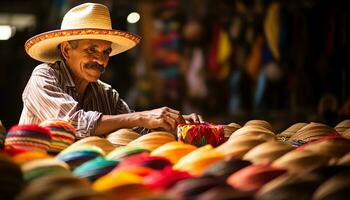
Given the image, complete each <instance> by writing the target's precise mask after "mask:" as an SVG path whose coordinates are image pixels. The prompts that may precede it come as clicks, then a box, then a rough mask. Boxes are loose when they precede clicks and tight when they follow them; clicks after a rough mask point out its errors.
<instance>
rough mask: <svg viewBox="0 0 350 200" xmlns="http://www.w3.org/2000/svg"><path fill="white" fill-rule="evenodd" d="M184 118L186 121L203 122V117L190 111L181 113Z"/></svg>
mask: <svg viewBox="0 0 350 200" xmlns="http://www.w3.org/2000/svg"><path fill="white" fill-rule="evenodd" d="M182 116H183V118H184V119H185V121H186V123H203V118H202V116H200V115H197V114H196V113H192V114H190V115H182Z"/></svg>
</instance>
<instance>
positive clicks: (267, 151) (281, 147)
mask: <svg viewBox="0 0 350 200" xmlns="http://www.w3.org/2000/svg"><path fill="white" fill-rule="evenodd" d="M293 149H294V148H293V147H292V146H290V145H288V144H285V143H283V142H279V141H267V142H264V143H262V144H259V145H257V146H256V147H254V148H252V149H251V150H250V151H248V152H247V153H246V154H245V155H244V156H243V159H244V160H249V161H251V162H253V163H255V164H260V163H269V162H272V161H274V160H276V159H277V158H279V157H281V156H283V155H284V154H286V153H287V152H289V151H291V150H293Z"/></svg>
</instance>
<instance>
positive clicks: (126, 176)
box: [92, 171, 143, 192]
mask: <svg viewBox="0 0 350 200" xmlns="http://www.w3.org/2000/svg"><path fill="white" fill-rule="evenodd" d="M131 184H143V178H142V177H140V176H138V175H136V174H133V173H130V172H125V171H118V172H115V173H109V174H107V175H105V176H102V177H101V178H99V179H97V180H96V181H95V182H94V183H93V185H92V187H93V188H94V189H95V190H96V191H101V192H105V191H108V190H111V189H113V188H115V187H119V186H122V185H131Z"/></svg>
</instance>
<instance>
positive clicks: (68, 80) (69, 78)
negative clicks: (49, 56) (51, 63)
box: [58, 61, 75, 87]
mask: <svg viewBox="0 0 350 200" xmlns="http://www.w3.org/2000/svg"><path fill="white" fill-rule="evenodd" d="M58 64H59V66H60V68H61V69H62V72H63V73H62V75H63V78H64V80H66V81H65V82H64V84H65V86H66V87H75V83H74V81H73V78H72V75H71V73H70V71H69V69H68V67H67V65H66V64H65V63H64V61H58Z"/></svg>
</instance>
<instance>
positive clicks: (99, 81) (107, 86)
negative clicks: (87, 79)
mask: <svg viewBox="0 0 350 200" xmlns="http://www.w3.org/2000/svg"><path fill="white" fill-rule="evenodd" d="M96 85H97V86H98V87H100V88H103V89H105V90H111V89H113V88H112V86H111V85H109V84H107V83H105V82H103V81H101V80H97V82H96Z"/></svg>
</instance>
